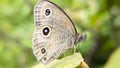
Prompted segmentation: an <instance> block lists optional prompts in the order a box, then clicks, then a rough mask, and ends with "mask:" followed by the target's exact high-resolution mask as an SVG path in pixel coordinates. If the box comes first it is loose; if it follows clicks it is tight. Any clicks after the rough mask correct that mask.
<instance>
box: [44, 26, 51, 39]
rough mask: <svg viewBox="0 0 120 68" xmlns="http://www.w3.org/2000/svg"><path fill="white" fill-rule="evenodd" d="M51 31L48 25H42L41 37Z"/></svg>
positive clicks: (46, 35)
mask: <svg viewBox="0 0 120 68" xmlns="http://www.w3.org/2000/svg"><path fill="white" fill-rule="evenodd" d="M50 33H51V28H50V27H49V26H44V27H43V28H42V35H43V37H48V36H49V35H50Z"/></svg>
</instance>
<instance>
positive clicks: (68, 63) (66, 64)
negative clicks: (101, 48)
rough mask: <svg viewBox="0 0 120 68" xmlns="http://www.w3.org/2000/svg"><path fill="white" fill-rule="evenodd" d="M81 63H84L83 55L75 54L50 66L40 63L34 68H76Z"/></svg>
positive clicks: (55, 61)
mask: <svg viewBox="0 0 120 68" xmlns="http://www.w3.org/2000/svg"><path fill="white" fill-rule="evenodd" d="M81 61H83V58H82V56H81V54H80V53H75V54H74V55H71V56H67V57H64V58H62V59H55V60H54V61H52V62H51V63H48V64H42V63H39V64H38V65H35V66H33V67H32V68H75V67H77V66H79V65H80V63H81Z"/></svg>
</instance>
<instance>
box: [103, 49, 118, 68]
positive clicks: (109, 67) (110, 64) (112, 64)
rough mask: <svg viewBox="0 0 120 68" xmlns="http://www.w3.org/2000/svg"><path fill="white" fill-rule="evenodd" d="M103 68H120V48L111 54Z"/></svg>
mask: <svg viewBox="0 0 120 68" xmlns="http://www.w3.org/2000/svg"><path fill="white" fill-rule="evenodd" d="M104 68H120V47H119V48H118V49H117V50H116V51H115V52H113V54H112V55H111V56H110V58H109V60H108V61H107V63H106V64H105V66H104Z"/></svg>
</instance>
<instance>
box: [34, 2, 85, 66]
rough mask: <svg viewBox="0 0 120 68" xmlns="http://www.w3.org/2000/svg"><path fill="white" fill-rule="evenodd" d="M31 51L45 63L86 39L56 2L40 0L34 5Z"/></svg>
mask: <svg viewBox="0 0 120 68" xmlns="http://www.w3.org/2000/svg"><path fill="white" fill-rule="evenodd" d="M34 23H35V29H34V33H33V53H34V55H35V56H36V58H37V60H38V61H40V62H42V63H43V64H47V63H49V62H51V61H53V60H54V59H56V58H58V57H59V56H61V55H62V54H63V53H65V52H66V51H68V50H69V49H71V48H73V47H75V46H76V45H77V44H78V43H79V42H80V41H82V40H85V39H86V34H83V33H78V32H77V31H76V28H75V26H74V24H73V22H72V20H71V19H70V17H69V16H68V15H67V14H66V13H65V12H64V11H63V10H62V9H61V8H60V7H59V6H57V5H56V4H54V3H53V2H51V1H49V0H41V1H39V2H38V3H37V4H36V6H35V7H34Z"/></svg>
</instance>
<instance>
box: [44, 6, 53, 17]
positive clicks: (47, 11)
mask: <svg viewBox="0 0 120 68" xmlns="http://www.w3.org/2000/svg"><path fill="white" fill-rule="evenodd" d="M51 14H52V10H51V9H50V8H47V9H45V10H44V15H45V17H49V16H51Z"/></svg>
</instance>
